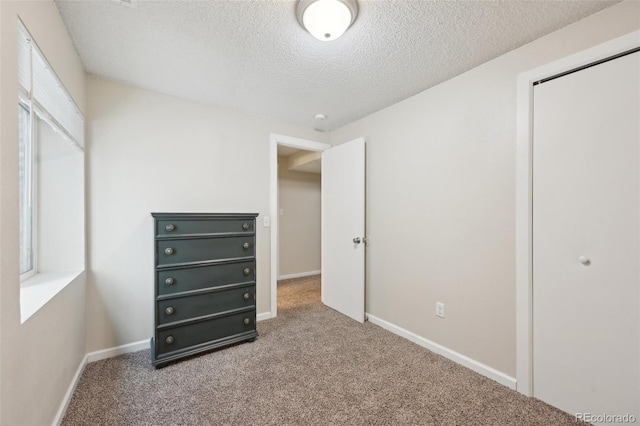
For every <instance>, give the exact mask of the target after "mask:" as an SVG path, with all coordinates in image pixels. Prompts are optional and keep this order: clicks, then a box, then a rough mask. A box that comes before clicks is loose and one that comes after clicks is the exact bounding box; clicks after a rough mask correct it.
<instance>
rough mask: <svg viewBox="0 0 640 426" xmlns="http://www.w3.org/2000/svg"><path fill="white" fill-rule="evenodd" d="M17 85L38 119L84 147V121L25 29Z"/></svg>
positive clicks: (20, 43) (20, 34)
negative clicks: (43, 120) (46, 122)
mask: <svg viewBox="0 0 640 426" xmlns="http://www.w3.org/2000/svg"><path fill="white" fill-rule="evenodd" d="M18 84H19V85H20V89H21V91H22V92H23V94H24V95H26V96H28V97H29V100H30V101H31V105H32V108H33V109H34V111H36V112H37V113H38V115H40V116H41V117H42V118H43V119H45V120H47V121H49V122H50V123H51V124H52V125H53V126H54V127H57V128H58V129H59V130H61V131H62V132H63V133H65V134H66V136H68V137H69V138H70V139H72V140H73V141H74V142H76V143H77V144H78V145H79V146H80V147H83V146H84V117H83V116H82V113H81V112H80V110H79V109H78V107H77V106H76V104H75V103H74V101H73V98H71V95H69V93H68V92H67V90H66V89H65V87H64V86H63V85H62V83H61V82H60V79H59V78H58V76H57V75H56V74H55V72H54V71H53V69H52V68H51V66H50V65H49V63H48V62H47V60H46V58H45V57H44V55H43V54H42V52H40V50H39V49H38V47H37V46H36V45H35V43H34V42H33V39H32V38H31V36H30V35H29V33H28V32H27V30H26V29H25V28H19V29H18Z"/></svg>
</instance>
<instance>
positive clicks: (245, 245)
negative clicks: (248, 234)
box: [242, 243, 250, 250]
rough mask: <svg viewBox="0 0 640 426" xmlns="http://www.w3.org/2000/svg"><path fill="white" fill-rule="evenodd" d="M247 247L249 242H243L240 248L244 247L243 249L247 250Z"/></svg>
mask: <svg viewBox="0 0 640 426" xmlns="http://www.w3.org/2000/svg"><path fill="white" fill-rule="evenodd" d="M249 247H250V244H249V243H244V244H243V245H242V248H243V249H245V250H248V249H249Z"/></svg>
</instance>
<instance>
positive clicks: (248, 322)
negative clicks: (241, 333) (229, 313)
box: [243, 318, 251, 325]
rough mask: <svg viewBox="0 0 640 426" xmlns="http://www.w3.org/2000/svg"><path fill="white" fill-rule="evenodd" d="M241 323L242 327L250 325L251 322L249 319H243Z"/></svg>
mask: <svg viewBox="0 0 640 426" xmlns="http://www.w3.org/2000/svg"><path fill="white" fill-rule="evenodd" d="M243 322H244V325H249V324H251V320H250V319H249V318H245V319H244V321H243Z"/></svg>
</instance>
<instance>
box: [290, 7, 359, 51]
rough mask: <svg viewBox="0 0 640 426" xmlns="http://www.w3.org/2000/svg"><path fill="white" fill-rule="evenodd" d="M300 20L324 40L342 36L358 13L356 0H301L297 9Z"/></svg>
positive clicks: (311, 32) (305, 26) (312, 32)
mask: <svg viewBox="0 0 640 426" xmlns="http://www.w3.org/2000/svg"><path fill="white" fill-rule="evenodd" d="M296 14H297V16H298V22H300V25H302V27H303V28H304V29H306V30H307V31H309V33H310V34H311V35H312V36H314V37H315V38H317V39H318V40H322V41H331V40H335V39H337V38H338V37H340V36H341V35H342V34H344V32H345V31H346V30H347V28H349V27H350V26H351V24H353V22H354V21H355V20H356V16H357V15H358V4H357V3H356V1H355V0H299V1H298V6H297V9H296Z"/></svg>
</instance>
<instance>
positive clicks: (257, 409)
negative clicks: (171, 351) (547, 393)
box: [63, 277, 576, 426]
mask: <svg viewBox="0 0 640 426" xmlns="http://www.w3.org/2000/svg"><path fill="white" fill-rule="evenodd" d="M278 298H279V299H278V317H277V318H276V319H273V320H269V321H263V322H261V323H259V324H258V332H259V333H260V337H259V338H258V339H257V340H256V341H255V342H253V343H245V344H240V345H236V346H233V347H229V348H226V349H222V350H218V351H215V352H210V353H207V354H204V355H201V356H197V357H193V358H190V359H187V360H184V361H181V362H177V363H174V364H170V365H168V366H167V367H165V368H163V369H160V370H155V369H154V368H153V367H152V366H151V362H150V354H149V350H144V351H140V352H136V353H133V354H128V355H123V356H119V357H116V358H111V359H107V360H103V361H98V362H95V363H91V364H89V365H87V367H86V369H85V371H84V374H83V375H82V378H81V380H80V383H79V385H78V388H77V390H76V393H75V395H74V396H73V399H72V401H71V403H70V406H69V408H68V410H67V414H66V416H65V418H64V421H63V425H67V426H70V425H393V426H397V425H545V426H548V425H563V424H566V425H575V424H576V421H575V420H574V418H573V416H570V415H569V414H566V413H563V412H561V411H559V410H556V409H555V408H552V407H550V406H548V405H546V404H544V403H542V402H540V401H538V400H535V399H532V398H526V397H524V396H522V395H520V394H519V393H517V392H514V391H512V390H510V389H508V388H506V387H504V386H502V385H499V384H498V383H496V382H493V381H492V380H489V379H487V378H485V377H483V376H481V375H479V374H476V373H474V372H473V371H471V370H468V369H466V368H464V367H461V366H459V365H457V364H455V363H453V362H451V361H449V360H447V359H446V358H443V357H441V356H439V355H435V354H433V353H432V352H430V351H428V350H426V349H423V348H421V347H419V346H417V345H415V344H413V343H411V342H409V341H407V340H405V339H403V338H401V337H398V336H396V335H394V334H392V333H390V332H387V331H386V330H383V329H381V328H380V327H377V326H375V325H372V324H370V323H365V324H359V323H357V322H355V321H352V320H350V319H348V318H347V317H345V316H343V315H341V314H339V313H337V312H335V311H333V310H331V309H330V308H327V307H326V306H324V305H322V304H321V303H320V280H319V277H310V278H306V279H297V280H288V281H283V282H281V283H279V284H278Z"/></svg>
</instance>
